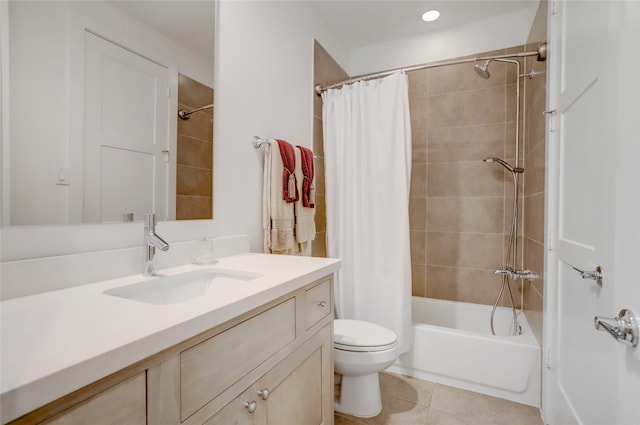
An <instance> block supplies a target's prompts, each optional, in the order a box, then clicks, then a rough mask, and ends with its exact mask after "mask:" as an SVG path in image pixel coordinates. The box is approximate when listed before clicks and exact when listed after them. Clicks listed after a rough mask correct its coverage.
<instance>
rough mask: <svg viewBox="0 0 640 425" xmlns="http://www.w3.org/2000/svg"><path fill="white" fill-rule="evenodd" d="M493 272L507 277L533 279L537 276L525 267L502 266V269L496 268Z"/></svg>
mask: <svg viewBox="0 0 640 425" xmlns="http://www.w3.org/2000/svg"><path fill="white" fill-rule="evenodd" d="M493 273H494V274H497V275H500V276H507V277H508V278H509V279H527V280H533V279H535V278H536V277H537V276H536V275H534V274H533V272H532V271H531V270H529V269H526V270H513V269H512V268H511V267H508V266H507V267H506V268H504V269H498V270H496V271H495V272H493Z"/></svg>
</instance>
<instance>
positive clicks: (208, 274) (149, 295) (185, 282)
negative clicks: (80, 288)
mask: <svg viewBox="0 0 640 425" xmlns="http://www.w3.org/2000/svg"><path fill="white" fill-rule="evenodd" d="M260 276H261V275H259V274H254V273H246V272H240V271H234V270H221V269H209V270H196V271H193V272H188V273H183V274H179V275H175V276H162V277H158V278H157V279H151V280H146V281H144V282H139V283H133V284H131V285H126V286H121V287H118V288H113V289H108V290H106V291H104V294H106V295H111V296H114V297H120V298H126V299H128V300H134V301H140V302H143V303H148V304H177V303H181V302H185V301H190V300H193V299H195V298H199V297H202V296H204V295H207V294H209V293H211V292H213V291H215V290H219V289H233V288H234V287H237V286H238V285H246V284H247V282H249V281H251V280H254V279H257V278H258V277H260Z"/></svg>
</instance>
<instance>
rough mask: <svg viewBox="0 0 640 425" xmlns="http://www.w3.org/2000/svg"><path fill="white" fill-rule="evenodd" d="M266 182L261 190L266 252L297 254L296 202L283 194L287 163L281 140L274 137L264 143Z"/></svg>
mask: <svg viewBox="0 0 640 425" xmlns="http://www.w3.org/2000/svg"><path fill="white" fill-rule="evenodd" d="M264 150H265V154H264V181H263V191H262V201H263V202H262V227H263V229H264V252H265V253H272V254H296V253H297V252H299V246H298V244H297V243H296V240H295V233H294V231H295V210H294V203H287V202H285V201H284V199H283V193H282V172H283V170H284V165H283V164H282V157H281V156H280V149H279V148H278V142H276V141H275V140H273V139H270V140H269V143H267V144H265V145H264Z"/></svg>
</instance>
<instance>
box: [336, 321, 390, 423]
mask: <svg viewBox="0 0 640 425" xmlns="http://www.w3.org/2000/svg"><path fill="white" fill-rule="evenodd" d="M333 334H334V342H333V359H334V369H335V371H336V372H338V373H339V374H341V375H342V381H341V388H340V400H339V401H336V402H335V403H334V408H335V410H336V411H337V412H341V413H346V414H348V415H353V416H359V417H363V418H368V417H372V416H376V415H378V414H379V413H380V411H381V410H382V401H381V398H380V381H379V378H378V372H381V371H383V370H384V369H386V368H387V367H389V366H391V364H392V363H393V362H394V361H395V360H396V359H397V358H398V354H399V349H398V341H397V338H396V334H395V333H393V332H392V331H391V330H389V329H387V328H384V327H382V326H379V325H376V324H374V323H369V322H363V321H360V320H348V319H336V320H334V322H333Z"/></svg>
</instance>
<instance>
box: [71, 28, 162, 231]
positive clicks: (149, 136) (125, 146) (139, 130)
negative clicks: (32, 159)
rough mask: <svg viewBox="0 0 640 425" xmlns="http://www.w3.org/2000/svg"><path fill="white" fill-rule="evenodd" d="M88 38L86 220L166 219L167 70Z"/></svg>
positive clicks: (86, 55)
mask: <svg viewBox="0 0 640 425" xmlns="http://www.w3.org/2000/svg"><path fill="white" fill-rule="evenodd" d="M85 40H86V44H85V46H86V51H85V60H86V62H85V108H86V109H85V142H84V203H83V204H84V206H83V211H84V212H83V221H84V222H85V223H96V222H98V223H100V222H102V223H105V222H121V221H122V220H123V215H124V214H130V213H133V214H134V217H135V219H136V220H139V219H140V218H141V217H143V216H144V214H147V213H150V212H155V213H156V216H157V219H158V220H167V219H169V210H168V170H169V163H168V161H169V152H168V151H169V147H168V143H169V137H168V119H169V114H168V96H169V92H168V70H167V68H165V67H163V66H161V65H158V64H156V63H155V62H152V61H150V60H148V59H146V58H144V57H142V56H139V55H137V54H135V53H133V52H131V51H129V50H126V49H124V48H122V47H120V46H118V45H115V44H113V43H111V42H109V41H107V40H104V39H102V38H100V37H98V36H96V35H94V34H91V33H89V32H86V33H85ZM163 151H164V152H163Z"/></svg>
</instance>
